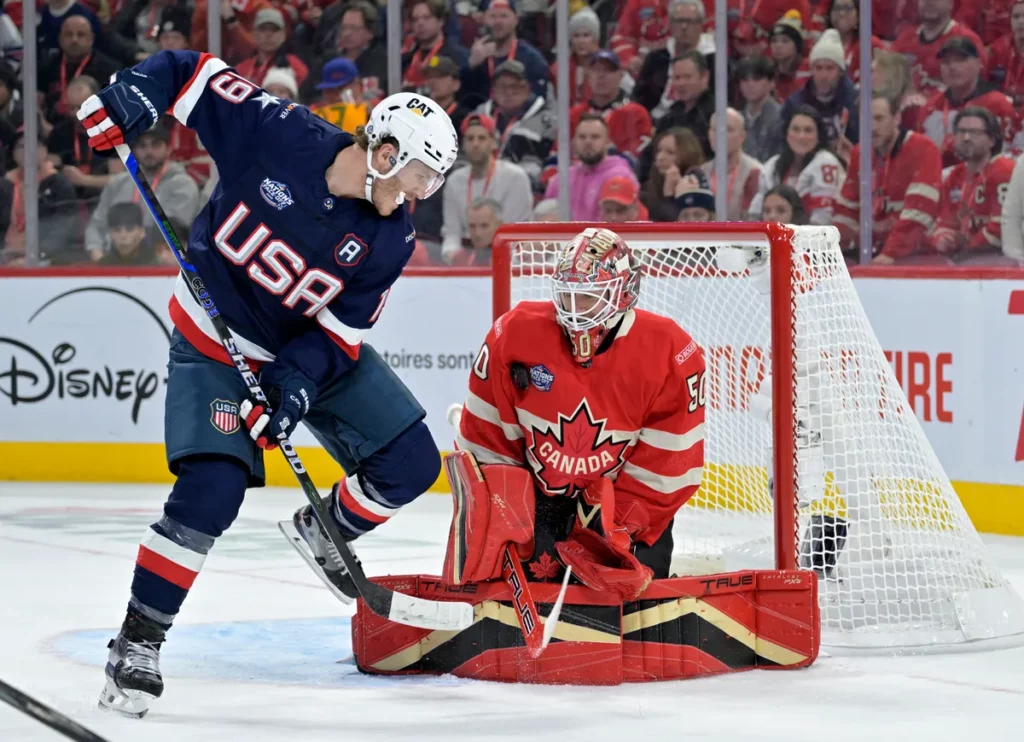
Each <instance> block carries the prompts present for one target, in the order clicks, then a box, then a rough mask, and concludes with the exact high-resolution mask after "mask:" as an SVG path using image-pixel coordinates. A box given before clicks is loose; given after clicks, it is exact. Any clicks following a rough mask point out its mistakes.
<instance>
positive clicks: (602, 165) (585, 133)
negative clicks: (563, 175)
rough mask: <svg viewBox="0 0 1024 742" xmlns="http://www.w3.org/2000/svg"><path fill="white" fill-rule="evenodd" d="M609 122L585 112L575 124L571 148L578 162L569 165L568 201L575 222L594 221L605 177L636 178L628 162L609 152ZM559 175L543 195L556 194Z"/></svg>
mask: <svg viewBox="0 0 1024 742" xmlns="http://www.w3.org/2000/svg"><path fill="white" fill-rule="evenodd" d="M608 144H609V135H608V124H607V123H606V122H605V120H604V119H603V118H602V117H601V114H599V113H585V114H583V117H582V118H581V119H580V122H579V124H578V125H577V126H576V133H575V135H574V136H573V149H574V151H575V154H576V159H577V160H578V162H577V163H576V164H574V165H573V166H572V167H570V168H569V182H568V183H566V184H565V185H566V187H567V188H568V189H569V202H570V204H571V207H572V220H573V221H574V222H594V221H597V220H598V219H599V218H600V216H601V211H600V208H599V207H598V197H599V195H600V193H601V186H603V185H604V183H605V181H606V180H608V179H609V178H612V177H614V176H616V175H622V176H624V177H627V178H629V179H630V180H633V181H635V180H636V177H635V176H634V175H633V169H632V168H631V167H630V166H629V162H628V161H627V160H626V159H625V158H623V157H620V156H618V155H609V154H608ZM558 188H559V184H558V178H555V179H553V180H552V181H551V182H550V183H548V187H547V191H545V193H544V197H545V198H556V197H557V196H558Z"/></svg>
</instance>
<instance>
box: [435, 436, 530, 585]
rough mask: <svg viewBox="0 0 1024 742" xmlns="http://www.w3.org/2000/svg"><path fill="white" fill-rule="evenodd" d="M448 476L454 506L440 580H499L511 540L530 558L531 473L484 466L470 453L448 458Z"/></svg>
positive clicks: (511, 467)
mask: <svg viewBox="0 0 1024 742" xmlns="http://www.w3.org/2000/svg"><path fill="white" fill-rule="evenodd" d="M444 472H445V475H446V476H447V477H448V483H449V484H450V485H451V490H452V498H453V500H454V505H455V508H454V511H453V513H452V525H451V529H450V530H449V532H448V550H447V553H446V554H445V558H444V569H443V572H442V580H443V581H444V582H445V583H446V584H449V585H462V584H465V583H470V582H484V581H486V580H494V579H499V578H500V577H501V558H502V555H503V554H504V552H505V546H506V544H508V543H510V542H511V543H512V544H515V546H516V550H517V553H518V554H519V557H520V559H527V558H529V556H530V554H531V553H532V552H533V525H534V507H535V496H534V491H533V479H532V477H531V476H530V472H528V471H527V470H526V469H524V468H522V467H518V466H506V465H504V464H487V465H484V466H480V465H479V464H477V462H476V459H474V458H473V455H472V454H470V453H468V452H466V451H456V452H455V453H453V454H451V455H449V456H446V457H445V459H444Z"/></svg>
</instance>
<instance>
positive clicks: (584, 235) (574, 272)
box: [551, 229, 641, 366]
mask: <svg viewBox="0 0 1024 742" xmlns="http://www.w3.org/2000/svg"><path fill="white" fill-rule="evenodd" d="M640 272H641V271H640V262H639V260H637V258H636V256H635V255H634V254H633V252H632V251H631V250H630V249H629V245H627V244H626V242H625V240H623V239H622V238H621V237H619V236H618V235H617V234H615V233H614V232H612V231H611V230H610V229H586V230H584V231H583V232H581V233H580V234H578V235H576V237H575V238H573V240H572V242H570V243H569V244H568V245H567V246H566V247H565V249H564V250H563V251H562V254H561V255H560V256H559V260H558V265H557V267H556V268H555V274H554V277H553V280H552V284H551V292H552V297H551V298H552V300H553V301H554V303H555V316H556V318H557V319H558V324H560V325H561V326H562V329H564V330H565V332H566V334H567V335H568V336H569V343H570V345H571V346H572V356H573V359H574V360H575V361H576V362H577V363H579V364H581V365H583V366H589V365H590V363H591V361H593V359H594V353H596V352H597V350H598V349H599V348H600V347H601V343H602V342H603V341H604V339H605V338H606V337H607V336H608V332H609V331H610V330H611V329H612V328H614V327H615V325H616V324H617V323H618V322H619V320H620V319H622V315H623V314H624V313H625V312H626V311H627V310H629V309H631V308H633V307H634V306H635V305H636V302H637V299H639V298H640Z"/></svg>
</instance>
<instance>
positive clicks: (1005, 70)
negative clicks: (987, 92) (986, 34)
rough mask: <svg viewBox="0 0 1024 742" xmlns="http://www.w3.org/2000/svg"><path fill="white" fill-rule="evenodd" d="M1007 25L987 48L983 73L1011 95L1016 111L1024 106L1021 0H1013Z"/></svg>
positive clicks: (1023, 11) (1023, 10)
mask: <svg viewBox="0 0 1024 742" xmlns="http://www.w3.org/2000/svg"><path fill="white" fill-rule="evenodd" d="M1009 27H1010V33H1008V34H1006V35H1005V36H1000V37H999V38H998V39H996V40H995V41H994V42H993V43H992V45H991V46H990V47H989V48H988V65H987V67H986V68H985V77H986V79H988V81H989V82H992V83H995V84H996V85H998V86H999V87H1000V88H1001V89H1002V91H1003V92H1004V93H1006V94H1007V95H1008V96H1009V97H1010V100H1011V101H1013V105H1014V107H1015V108H1016V109H1017V113H1018V115H1019V114H1020V113H1021V109H1022V108H1024V0H1013V8H1012V10H1011V11H1010V23H1009ZM1004 28H1005V26H1004Z"/></svg>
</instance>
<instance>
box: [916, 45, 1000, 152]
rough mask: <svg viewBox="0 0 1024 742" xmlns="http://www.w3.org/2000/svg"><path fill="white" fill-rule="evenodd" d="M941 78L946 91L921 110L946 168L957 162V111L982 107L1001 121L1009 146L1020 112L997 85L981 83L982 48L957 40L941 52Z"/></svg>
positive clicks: (926, 131)
mask: <svg viewBox="0 0 1024 742" xmlns="http://www.w3.org/2000/svg"><path fill="white" fill-rule="evenodd" d="M939 60H940V77H941V79H942V83H943V85H944V86H945V88H946V91H945V92H944V93H939V92H937V93H934V94H933V95H932V97H931V98H929V99H928V102H927V103H925V105H924V107H923V109H922V111H921V131H922V132H923V133H924V134H926V135H927V136H928V138H929V139H931V140H932V141H933V142H935V144H936V145H938V147H939V149H940V150H941V152H942V162H943V165H944V166H945V167H951V166H953V165H955V164H956V163H957V157H956V154H955V153H954V152H953V121H954V119H955V117H956V113H957V111H960V110H962V109H964V108H965V107H967V106H968V105H971V106H981V107H982V108H987V109H988V110H989V111H991V112H992V113H993V114H994V115H995V116H996V118H997V120H998V121H999V124H1000V127H1001V128H1002V131H1003V139H1004V141H1005V142H1006V143H1007V145H1009V143H1010V142H1012V141H1013V137H1014V135H1015V134H1016V131H1017V112H1016V111H1015V110H1014V108H1013V104H1012V103H1011V102H1010V99H1009V98H1007V97H1006V95H1005V94H1004V93H1003V92H1002V91H1001V90H999V89H998V88H997V87H996V86H994V85H991V84H989V83H984V82H982V81H981V60H980V59H979V58H978V47H976V46H975V45H974V42H972V41H971V40H970V39H966V38H962V37H961V38H953V39H950V40H949V41H947V42H946V43H945V44H943V46H942V49H941V50H940V51H939Z"/></svg>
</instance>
